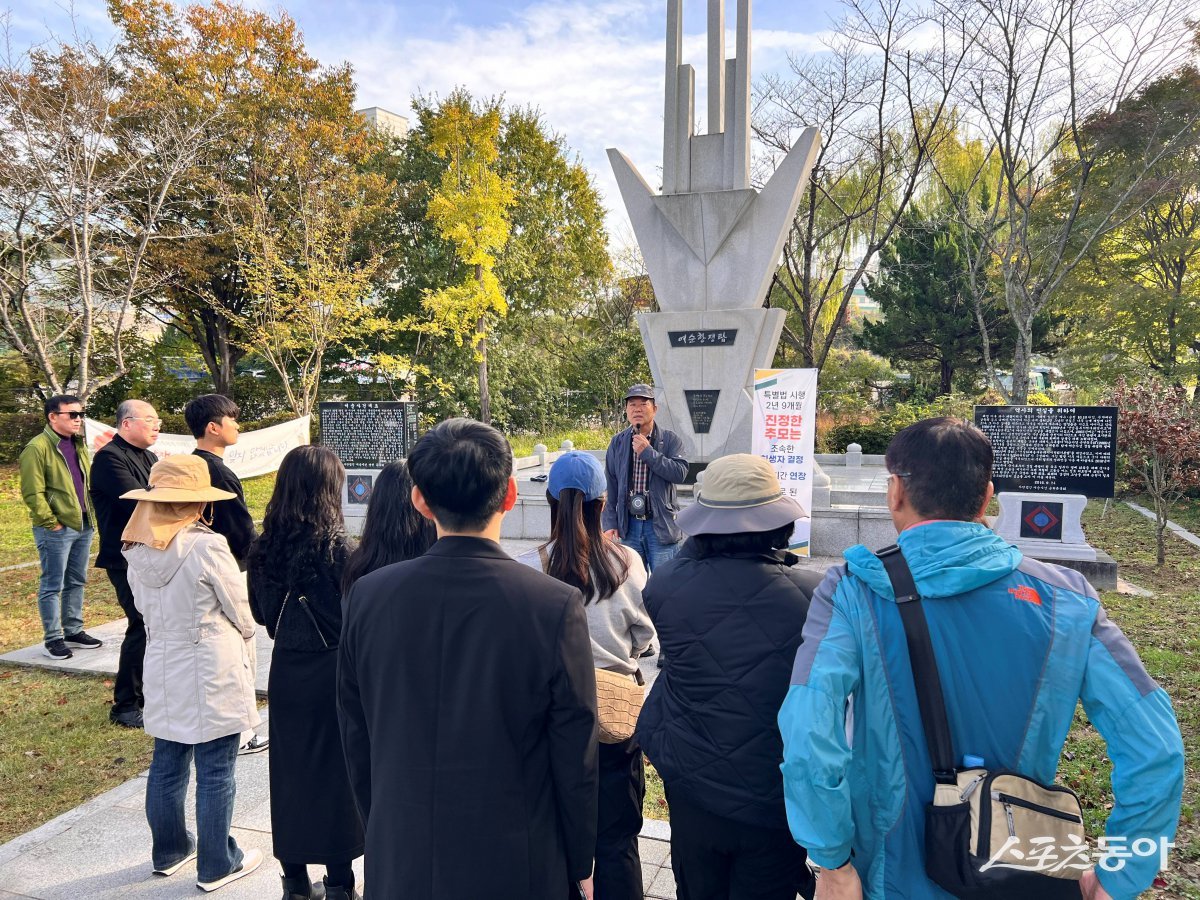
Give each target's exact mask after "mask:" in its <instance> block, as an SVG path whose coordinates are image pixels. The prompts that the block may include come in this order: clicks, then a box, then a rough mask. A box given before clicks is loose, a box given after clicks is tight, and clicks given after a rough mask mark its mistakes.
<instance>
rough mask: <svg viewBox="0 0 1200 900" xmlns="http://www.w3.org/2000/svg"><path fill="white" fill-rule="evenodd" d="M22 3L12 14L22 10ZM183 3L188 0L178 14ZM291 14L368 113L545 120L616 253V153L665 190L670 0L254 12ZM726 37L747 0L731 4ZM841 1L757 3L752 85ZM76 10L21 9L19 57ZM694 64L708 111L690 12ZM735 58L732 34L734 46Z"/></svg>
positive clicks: (86, 12) (87, 8) (25, 0)
mask: <svg viewBox="0 0 1200 900" xmlns="http://www.w3.org/2000/svg"><path fill="white" fill-rule="evenodd" d="M11 2H12V0H10V3H11ZM176 2H179V0H176ZM249 5H253V6H256V7H259V8H264V9H268V10H275V9H278V8H280V7H282V8H284V9H286V10H287V11H288V12H289V13H290V14H291V15H292V17H293V18H295V19H296V21H297V22H298V23H299V25H300V27H301V29H302V30H303V32H304V35H305V41H306V43H307V45H308V47H309V50H310V52H312V53H313V54H314V55H315V56H316V57H317V58H318V59H320V60H321V61H323V62H325V63H328V64H335V63H339V62H342V61H349V62H350V63H351V64H352V65H353V66H354V69H355V73H356V80H357V82H358V89H359V96H358V99H359V105H360V106H381V107H384V108H386V109H389V110H391V111H393V112H396V113H399V114H401V115H408V114H409V111H410V99H411V97H412V96H413V95H414V94H415V93H418V92H422V93H428V94H445V93H447V92H448V91H450V90H451V89H452V88H454V87H455V86H457V85H462V86H464V87H466V88H467V89H468V90H470V91H471V92H472V93H474V94H476V95H477V96H492V95H496V94H504V95H505V97H506V98H507V99H508V100H509V101H511V102H514V103H519V104H521V105H532V106H535V107H537V108H539V109H540V110H541V111H542V113H543V115H544V117H545V120H546V122H547V123H548V125H549V126H550V127H551V128H552V129H554V130H555V131H557V132H559V133H560V134H562V135H563V136H564V137H565V139H566V141H567V143H568V144H569V146H570V147H571V148H572V149H573V150H574V151H575V152H577V153H578V154H579V156H580V158H581V159H582V161H583V163H584V164H585V165H586V166H587V167H588V169H589V170H590V171H591V172H592V174H593V176H594V179H595V182H596V185H597V187H598V188H599V189H600V191H601V192H602V194H603V195H604V199H605V203H606V204H607V206H608V208H609V211H610V215H609V226H610V231H612V232H613V233H614V234H613V237H614V239H615V240H616V241H617V243H625V242H626V241H627V240H628V235H627V234H626V233H625V232H626V230H627V225H626V220H625V216H624V210H623V209H622V208H621V201H620V197H619V195H618V194H617V191H616V186H615V182H614V180H613V177H612V173H611V171H610V170H609V167H608V161H607V158H606V156H605V149H606V148H607V147H616V148H618V149H620V150H621V151H622V152H624V153H626V154H627V155H628V156H629V157H630V158H631V159H632V160H633V161H634V163H635V164H636V165H637V166H638V167H639V169H640V170H641V171H642V174H643V175H644V176H645V178H646V180H647V181H649V182H650V183H652V184H657V171H656V169H657V167H658V166H659V165H661V155H662V90H663V61H664V53H665V49H664V29H665V10H666V3H665V0H490V2H489V0H445V2H424V0H420V2H418V0H400V2H391V3H386V2H374V0H291V2H286V3H282V4H280V3H278V2H268V0H249ZM726 7H727V8H726V24H727V25H728V26H730V27H731V26H732V25H733V23H734V20H735V9H736V0H727V3H726ZM839 8H840V6H839V4H838V3H837V2H836V0H808V2H796V0H757V2H755V3H754V5H753V13H752V18H753V41H754V61H753V65H754V75H755V79H756V81H757V80H758V78H759V77H761V76H762V75H763V74H764V73H765V72H771V71H784V70H786V67H787V54H788V53H789V52H801V53H803V52H806V51H811V50H815V49H819V46H820V36H821V33H822V32H824V31H826V30H827V29H828V28H829V27H830V24H831V21H832V18H831V17H832V16H835V15H836V14H837V12H838V10H839ZM70 10H71V7H70V6H69V5H68V4H67V2H66V0H51V2H49V3H47V2H44V0H16V2H15V3H13V5H11V6H10V7H9V23H10V33H11V34H10V36H11V41H12V44H13V46H14V48H15V49H20V48H22V47H27V46H29V45H30V44H31V43H34V42H36V41H39V40H43V39H44V38H45V36H46V33H47V29H50V30H53V31H56V32H59V33H64V32H66V31H68V30H69V29H70V27H71V12H70ZM73 11H74V17H75V21H76V22H77V23H78V27H79V28H80V30H82V31H86V32H88V33H90V34H92V35H94V36H95V37H96V38H97V39H98V40H100V41H107V40H109V39H111V37H112V28H111V26H110V25H109V24H108V21H107V16H106V14H105V11H104V3H103V0H75V2H74V7H73ZM684 13H685V27H684V32H685V37H684V58H685V61H686V62H690V63H691V64H692V65H693V66H695V68H696V70H697V73H696V75H697V77H696V82H697V97H696V109H697V113H698V115H699V116H700V117H701V118H703V111H704V108H705V100H704V96H703V85H704V84H705V80H704V79H705V71H704V70H705V43H706V37H705V34H706V28H707V24H706V16H707V2H706V0H684ZM726 52H727V55H732V53H733V43H732V32H729V34H728V36H727V43H726Z"/></svg>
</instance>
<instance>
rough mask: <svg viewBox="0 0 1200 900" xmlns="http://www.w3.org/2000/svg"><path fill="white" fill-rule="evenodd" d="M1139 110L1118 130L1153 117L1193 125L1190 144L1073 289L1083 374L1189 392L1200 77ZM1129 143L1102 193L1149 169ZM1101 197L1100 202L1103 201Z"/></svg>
mask: <svg viewBox="0 0 1200 900" xmlns="http://www.w3.org/2000/svg"><path fill="white" fill-rule="evenodd" d="M1140 99H1141V100H1142V102H1141V103H1138V104H1134V103H1130V104H1128V105H1127V106H1126V108H1125V109H1124V110H1123V111H1122V113H1123V115H1122V116H1121V118H1120V120H1118V121H1111V122H1106V123H1105V127H1106V128H1109V129H1120V131H1119V132H1118V135H1121V134H1123V132H1124V131H1127V130H1136V129H1137V128H1138V127H1145V126H1144V125H1142V126H1139V122H1140V121H1141V120H1143V119H1144V118H1145V117H1146V116H1147V114H1151V113H1153V114H1162V112H1163V111H1165V112H1166V113H1167V114H1168V115H1170V116H1171V117H1172V118H1174V119H1176V120H1177V121H1179V120H1186V119H1188V118H1192V120H1193V122H1194V127H1193V129H1192V131H1191V133H1190V135H1188V136H1187V137H1188V139H1187V140H1183V141H1180V142H1179V143H1178V145H1177V147H1176V149H1175V150H1174V151H1173V152H1171V153H1170V154H1168V155H1166V156H1164V157H1163V158H1162V159H1161V160H1160V161H1159V162H1158V163H1157V164H1155V165H1154V166H1153V168H1152V169H1151V172H1150V177H1149V178H1147V179H1145V180H1144V181H1143V183H1142V186H1141V188H1140V189H1139V191H1138V192H1137V193H1136V194H1135V195H1134V196H1132V197H1131V198H1130V201H1129V204H1128V207H1127V210H1126V211H1125V219H1124V222H1123V223H1122V224H1121V225H1120V226H1118V227H1117V228H1115V229H1113V230H1111V231H1109V232H1108V233H1107V234H1105V236H1104V237H1103V238H1102V239H1101V240H1099V241H1098V242H1097V243H1096V245H1095V247H1094V249H1093V250H1092V252H1091V253H1089V255H1088V258H1087V260H1086V261H1085V262H1084V263H1082V264H1081V265H1080V266H1079V267H1078V268H1077V269H1076V270H1075V272H1074V273H1073V275H1072V278H1071V279H1069V280H1068V281H1067V282H1066V283H1065V284H1064V289H1063V293H1064V299H1065V300H1066V304H1065V305H1066V307H1067V308H1068V310H1069V311H1070V312H1071V314H1072V315H1074V316H1075V317H1076V318H1077V319H1078V321H1079V323H1080V325H1079V331H1080V334H1081V337H1082V340H1080V341H1078V342H1076V350H1075V353H1074V357H1075V360H1076V363H1077V365H1080V366H1081V367H1083V368H1084V369H1085V370H1086V371H1089V372H1090V373H1092V374H1093V375H1094V377H1095V378H1096V379H1097V380H1101V381H1104V382H1105V383H1111V381H1112V376H1113V375H1114V374H1116V373H1117V372H1122V371H1123V372H1125V373H1126V374H1128V375H1130V376H1131V377H1133V376H1134V374H1135V373H1138V372H1144V371H1145V370H1147V369H1148V370H1149V371H1151V372H1153V373H1155V374H1156V375H1157V376H1159V377H1161V378H1162V379H1164V380H1166V381H1168V382H1170V383H1173V384H1176V385H1180V386H1184V387H1191V386H1194V385H1195V384H1196V382H1197V377H1198V375H1200V114H1197V113H1200V69H1197V68H1196V67H1194V66H1188V67H1184V68H1183V69H1181V70H1180V71H1179V72H1177V73H1174V74H1172V75H1171V76H1168V77H1165V78H1162V79H1159V80H1158V81H1157V82H1155V83H1154V84H1153V85H1152V86H1151V88H1150V89H1149V90H1148V92H1147V96H1146V97H1144V98H1140ZM1129 143H1130V142H1129V141H1128V139H1125V140H1122V141H1121V143H1120V144H1119V145H1118V146H1119V150H1118V152H1117V153H1115V154H1113V155H1112V156H1111V157H1110V158H1109V159H1108V160H1107V161H1106V163H1107V165H1106V166H1105V167H1104V168H1103V169H1102V170H1101V171H1100V172H1099V178H1098V180H1099V181H1100V182H1101V184H1111V183H1115V184H1119V183H1121V182H1123V181H1125V180H1126V179H1127V178H1128V175H1127V170H1128V169H1130V168H1134V167H1137V166H1140V164H1141V163H1140V160H1139V159H1138V158H1137V156H1136V152H1137V148H1136V147H1135V146H1129ZM1105 193H1106V192H1105V191H1096V192H1094V193H1090V194H1089V195H1087V196H1086V197H1085V205H1084V209H1083V213H1082V214H1083V215H1084V216H1085V217H1088V216H1090V215H1091V214H1092V212H1091V208H1092V207H1093V206H1094V205H1095V204H1096V203H1098V202H1100V203H1102V202H1104V199H1105V198H1104V194H1105ZM1096 194H1099V195H1100V196H1099V197H1097V196H1095V195H1096Z"/></svg>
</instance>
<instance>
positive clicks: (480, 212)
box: [424, 90, 513, 423]
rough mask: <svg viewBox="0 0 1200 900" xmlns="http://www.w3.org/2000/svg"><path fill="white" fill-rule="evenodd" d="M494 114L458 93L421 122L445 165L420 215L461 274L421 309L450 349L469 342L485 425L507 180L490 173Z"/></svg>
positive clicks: (492, 107) (502, 303) (500, 308)
mask: <svg viewBox="0 0 1200 900" xmlns="http://www.w3.org/2000/svg"><path fill="white" fill-rule="evenodd" d="M500 125H501V113H500V108H499V104H498V103H495V102H492V103H490V104H487V105H484V106H482V107H476V105H475V103H474V102H473V101H472V99H471V97H470V95H469V94H467V93H466V92H465V91H462V90H458V91H455V92H454V93H453V94H451V95H450V96H449V97H448V98H446V100H445V101H444V102H443V103H442V104H441V106H440V107H439V108H438V111H437V113H436V115H435V116H434V117H433V118H432V119H431V121H430V123H429V147H430V150H431V151H432V152H433V153H434V154H435V155H437V156H439V157H441V158H442V159H444V160H445V161H446V163H447V165H446V168H445V170H444V171H443V172H442V177H441V180H440V182H439V184H438V187H437V189H436V190H435V191H434V192H433V195H432V196H431V197H430V199H429V207H428V212H427V215H428V217H429V219H430V221H432V222H433V223H434V225H435V226H436V227H437V230H438V233H439V234H440V235H441V237H442V239H443V240H446V241H449V242H450V243H451V244H453V245H454V247H455V250H456V252H457V254H458V258H459V260H460V261H461V263H462V265H463V267H464V268H465V269H466V271H467V274H466V277H465V278H463V279H462V280H461V281H459V282H457V283H454V284H447V285H445V286H443V287H441V288H439V289H437V290H432V291H430V292H429V293H428V294H426V296H425V300H424V306H425V309H426V310H427V311H428V312H429V314H430V315H431V317H432V319H433V322H434V324H435V325H436V326H437V328H438V330H439V331H441V332H442V333H445V334H449V335H450V337H451V338H453V340H454V342H455V343H456V344H459V345H461V344H462V343H463V342H464V341H469V342H470V344H471V346H472V348H474V350H475V357H476V360H477V362H478V377H479V419H480V421H482V422H488V423H490V422H491V421H492V409H491V394H490V392H489V390H488V346H487V335H488V319H489V317H491V316H497V317H501V318H503V316H504V315H505V313H507V312H508V301H507V300H506V299H505V296H504V291H503V290H502V289H501V287H500V281H499V279H497V278H496V255H497V254H498V253H499V252H500V251H501V250H502V249H503V248H504V245H505V244H506V243H507V242H508V234H509V230H510V224H509V219H508V211H509V207H510V206H512V203H513V189H512V185H511V183H510V182H509V181H508V179H506V178H505V177H504V176H503V175H502V174H501V173H500V171H499V170H498V167H497V160H498V159H499V156H500V148H499V146H498V145H499V139H500Z"/></svg>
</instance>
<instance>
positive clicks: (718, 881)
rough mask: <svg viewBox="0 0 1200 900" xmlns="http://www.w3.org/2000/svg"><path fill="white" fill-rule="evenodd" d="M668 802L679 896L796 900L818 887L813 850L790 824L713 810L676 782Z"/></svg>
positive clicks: (684, 898)
mask: <svg viewBox="0 0 1200 900" xmlns="http://www.w3.org/2000/svg"><path fill="white" fill-rule="evenodd" d="M667 803H668V805H669V806H670V807H671V869H672V871H673V872H674V873H675V885H676V888H677V889H678V892H679V894H678V896H679V900H795V898H796V895H797V894H800V895H801V896H802V897H806V898H807V897H812V895H813V893H814V891H816V881H815V880H814V879H813V876H812V873H811V872H809V870H808V866H807V865H806V860H807V859H808V853H807V852H806V851H805V850H804V848H803V847H801V846H799V845H797V844H796V842H795V841H793V840H792V834H791V832H790V831H788V830H787V829H786V828H758V827H755V826H753V825H745V824H743V823H741V822H735V821H734V820H732V819H726V818H724V817H722V816H716V815H713V814H712V813H710V812H708V811H707V810H703V809H700V808H699V807H698V806H695V805H693V804H691V803H688V801H687V800H685V799H684V798H682V797H679V796H678V795H677V794H676V793H672V791H671V789H670V788H667Z"/></svg>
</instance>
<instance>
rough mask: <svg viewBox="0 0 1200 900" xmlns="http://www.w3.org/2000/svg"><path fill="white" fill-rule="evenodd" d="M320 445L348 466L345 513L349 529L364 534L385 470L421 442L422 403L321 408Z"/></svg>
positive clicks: (364, 403)
mask: <svg viewBox="0 0 1200 900" xmlns="http://www.w3.org/2000/svg"><path fill="white" fill-rule="evenodd" d="M320 409H321V444H322V446H325V447H328V448H329V449H330V450H332V451H333V452H334V453H336V454H337V457H338V459H340V460H341V461H342V465H343V466H345V467H346V485H345V488H344V490H343V491H342V514H343V515H344V516H345V519H346V529H347V531H349V532H350V533H351V534H353V535H358V534H361V533H362V527H363V523H364V521H365V519H366V517H367V505H368V504H369V503H370V502H371V492H372V491H373V490H374V487H375V480H376V479H377V478H378V476H379V472H380V470H381V469H382V468H383V467H384V466H386V465H387V464H388V463H390V462H395V461H396V460H400V459H405V458H407V456H408V453H409V451H410V450H411V449H412V448H413V445H414V444H415V443H416V442H417V404H415V403H409V402H403V401H380V402H375V401H347V402H331V403H322V404H321V405H320Z"/></svg>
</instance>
